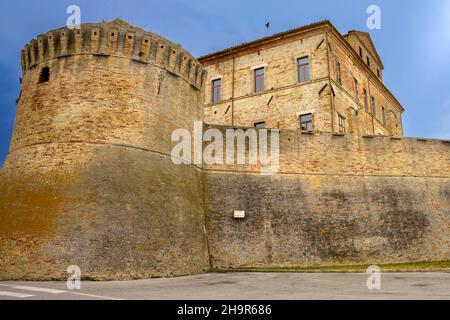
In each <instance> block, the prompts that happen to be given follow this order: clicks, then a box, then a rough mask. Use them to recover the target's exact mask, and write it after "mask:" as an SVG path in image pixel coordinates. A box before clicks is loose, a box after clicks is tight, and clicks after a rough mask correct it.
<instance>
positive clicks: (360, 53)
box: [359, 47, 363, 58]
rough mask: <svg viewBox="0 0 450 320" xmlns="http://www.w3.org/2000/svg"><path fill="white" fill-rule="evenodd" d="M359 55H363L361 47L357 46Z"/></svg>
mask: <svg viewBox="0 0 450 320" xmlns="http://www.w3.org/2000/svg"><path fill="white" fill-rule="evenodd" d="M359 56H360V57H361V58H362V57H363V51H362V48H361V47H359Z"/></svg>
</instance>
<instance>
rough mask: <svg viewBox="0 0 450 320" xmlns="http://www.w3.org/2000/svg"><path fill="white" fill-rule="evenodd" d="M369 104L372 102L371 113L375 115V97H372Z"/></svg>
mask: <svg viewBox="0 0 450 320" xmlns="http://www.w3.org/2000/svg"><path fill="white" fill-rule="evenodd" d="M371 104H372V114H373V116H375V97H372V101H371Z"/></svg>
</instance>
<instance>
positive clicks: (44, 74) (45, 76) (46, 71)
mask: <svg viewBox="0 0 450 320" xmlns="http://www.w3.org/2000/svg"><path fill="white" fill-rule="evenodd" d="M49 80H50V68H49V67H44V68H42V70H41V74H40V75H39V83H44V82H48V81H49Z"/></svg>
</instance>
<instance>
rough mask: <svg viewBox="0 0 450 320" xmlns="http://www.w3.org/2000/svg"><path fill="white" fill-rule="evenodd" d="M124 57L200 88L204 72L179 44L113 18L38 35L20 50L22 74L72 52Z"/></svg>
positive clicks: (73, 53)
mask: <svg viewBox="0 0 450 320" xmlns="http://www.w3.org/2000/svg"><path fill="white" fill-rule="evenodd" d="M84 54H92V55H100V56H114V57H124V58H128V59H131V60H133V61H136V62H139V63H144V64H152V65H155V66H157V67H160V68H162V69H165V70H167V71H168V72H170V73H171V74H174V75H176V76H179V77H181V78H183V79H184V80H186V81H187V82H189V83H190V84H192V85H193V86H194V87H195V88H197V89H201V87H202V86H203V84H204V79H205V78H206V71H205V70H204V69H203V67H202V66H201V64H200V63H199V62H198V61H197V59H195V58H194V57H193V56H192V55H191V54H190V53H188V52H187V51H186V50H185V49H183V48H182V47H181V46H180V45H177V44H174V43H172V42H170V41H168V40H167V39H164V38H162V37H161V36H159V35H156V34H154V33H150V32H146V31H144V30H143V29H140V28H138V27H133V26H131V25H124V24H119V23H117V22H116V21H112V22H107V23H97V24H82V25H81V27H80V29H73V30H71V29H69V28H60V29H56V30H52V31H49V32H47V33H46V34H43V35H39V36H38V37H37V38H36V39H33V40H31V41H30V42H29V43H28V44H27V45H26V46H25V48H24V49H23V50H22V52H21V64H22V73H23V75H25V74H26V73H27V72H28V71H29V70H30V69H32V68H34V67H35V66H37V65H39V64H42V63H45V62H48V61H50V60H53V59H61V58H66V57H69V56H72V55H84Z"/></svg>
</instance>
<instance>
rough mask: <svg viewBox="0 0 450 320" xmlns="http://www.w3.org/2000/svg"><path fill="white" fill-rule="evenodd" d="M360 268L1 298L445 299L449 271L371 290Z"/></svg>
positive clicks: (35, 285) (7, 292) (47, 288)
mask: <svg viewBox="0 0 450 320" xmlns="http://www.w3.org/2000/svg"><path fill="white" fill-rule="evenodd" d="M367 278H368V275H366V274H357V273H219V274H215V273H211V274H203V275H197V276H189V277H181V278H171V279H150V280H135V281H111V282H90V281H82V282H81V289H80V290H69V289H68V288H67V286H66V283H65V282H8V281H7V282H0V300H9V299H14V300H16V299H18V300H48V299H52V300H61V299H62V300H92V299H94V300H111V299H114V300H116V299H117V300H128V299H138V300H143V299H150V300H160V299H162V300H164V299H170V300H172V299H173V300H197V299H199V300H215V299H217V300H235V299H236V300H279V299H287V300H298V299H301V300H310V299H319V300H320V299H327V300H329V299H369V300H372V299H389V300H391V299H439V300H441V299H445V300H450V273H384V274H382V275H381V289H380V290H369V289H367Z"/></svg>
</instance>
